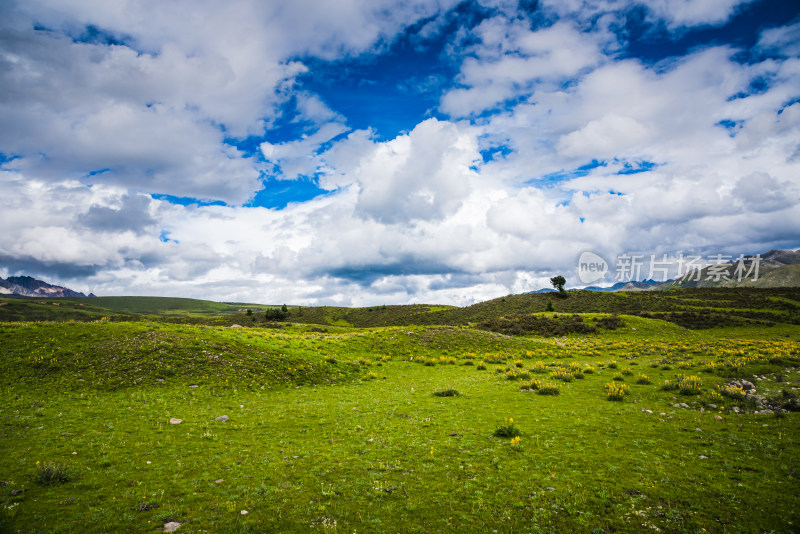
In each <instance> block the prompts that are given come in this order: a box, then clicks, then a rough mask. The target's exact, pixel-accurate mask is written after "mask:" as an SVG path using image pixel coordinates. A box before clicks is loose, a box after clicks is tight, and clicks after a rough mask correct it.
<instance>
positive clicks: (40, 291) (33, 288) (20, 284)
mask: <svg viewBox="0 0 800 534" xmlns="http://www.w3.org/2000/svg"><path fill="white" fill-rule="evenodd" d="M0 296H18V297H45V298H50V297H85V296H86V295H84V294H83V293H79V292H78V291H73V290H71V289H68V288H66V287H61V286H54V285H52V284H48V283H47V282H42V281H41V280H37V279H36V278H33V277H30V276H9V277H8V278H7V279H5V280H4V279H3V278H0ZM89 296H90V297H93V296H94V295H93V294H91V293H90V294H89Z"/></svg>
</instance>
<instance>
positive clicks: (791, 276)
mask: <svg viewBox="0 0 800 534" xmlns="http://www.w3.org/2000/svg"><path fill="white" fill-rule="evenodd" d="M737 267H738V263H737V262H736V261H731V262H729V263H726V264H723V265H714V266H710V267H706V268H704V269H702V270H701V271H700V275H699V276H697V275H687V276H684V277H683V278H679V279H677V280H671V281H669V282H664V283H663V284H661V285H659V286H657V287H655V288H654V289H677V288H684V287H800V250H770V251H769V252H767V253H766V254H762V255H761V259H760V262H759V263H758V277H757V278H756V276H755V266H754V265H753V262H752V260H751V261H745V262H744V268H745V270H744V272H743V273H742V276H741V280H739V275H738V274H737V272H736V269H737ZM751 269H752V272H750V271H751ZM745 275H747V276H745Z"/></svg>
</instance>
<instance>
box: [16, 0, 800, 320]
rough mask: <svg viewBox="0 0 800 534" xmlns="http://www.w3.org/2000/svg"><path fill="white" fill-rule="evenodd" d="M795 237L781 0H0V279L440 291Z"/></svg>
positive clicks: (120, 285)
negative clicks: (590, 264)
mask: <svg viewBox="0 0 800 534" xmlns="http://www.w3.org/2000/svg"><path fill="white" fill-rule="evenodd" d="M798 247H800V4H798V3H797V2H795V1H787V0H539V1H527V0H520V1H512V0H473V1H462V2H458V1H455V0H405V1H403V2H397V1H396V0H293V1H291V2H285V1H283V0H265V1H262V0H224V1H223V0H174V1H170V2H162V1H161V0H113V1H110V0H5V1H4V2H0V276H3V277H8V276H11V275H30V276H35V277H38V278H41V279H44V280H46V281H49V282H51V283H57V284H59V285H65V286H68V287H70V288H72V289H75V290H78V291H84V292H87V293H88V292H90V291H91V292H93V293H95V294H97V295H160V296H178V297H192V298H202V299H210V300H217V301H227V302H252V303H267V304H280V303H289V304H298V305H307V306H312V305H341V306H372V305H380V304H406V303H441V304H453V305H468V304H471V303H474V302H479V301H483V300H487V299H491V298H495V297H499V296H502V295H506V294H511V293H523V292H527V291H533V290H537V289H539V288H543V287H548V286H549V285H550V283H549V278H550V277H552V276H555V275H564V276H565V277H566V279H567V287H580V286H582V285H585V284H584V283H582V280H581V279H579V276H578V272H577V265H578V258H579V257H580V256H581V254H582V253H586V252H591V253H593V254H596V255H597V257H600V258H604V259H605V260H606V261H607V262H608V264H609V265H610V269H609V272H608V273H607V275H606V278H605V279H601V280H599V281H597V284H599V285H608V284H611V283H613V282H614V281H615V279H614V278H615V274H614V270H615V269H614V266H615V265H617V264H618V261H619V260H618V259H619V258H620V257H630V255H641V256H642V257H644V258H655V257H657V258H662V259H667V260H668V261H670V262H672V261H675V260H677V259H678V258H682V257H684V256H689V255H695V256H696V257H698V256H699V257H703V258H710V257H712V256H716V257H717V258H720V257H730V258H733V259H735V258H736V257H737V256H740V255H742V254H756V253H764V252H767V251H769V250H771V249H775V248H778V249H794V248H798ZM593 257H594V256H593ZM617 275H619V271H617ZM644 277H646V275H645V273H643V274H642V276H641V278H644Z"/></svg>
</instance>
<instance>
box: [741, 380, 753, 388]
mask: <svg viewBox="0 0 800 534" xmlns="http://www.w3.org/2000/svg"><path fill="white" fill-rule="evenodd" d="M742 389H743V390H745V391H750V390H751V389H756V386H755V384H753V383H752V382H749V381H747V380H742Z"/></svg>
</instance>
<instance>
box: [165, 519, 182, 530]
mask: <svg viewBox="0 0 800 534" xmlns="http://www.w3.org/2000/svg"><path fill="white" fill-rule="evenodd" d="M180 526H181V524H180V523H178V522H177V521H170V522H169V523H167V524H166V525H164V532H175V531H176V530H178V529H179V528H180Z"/></svg>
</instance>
